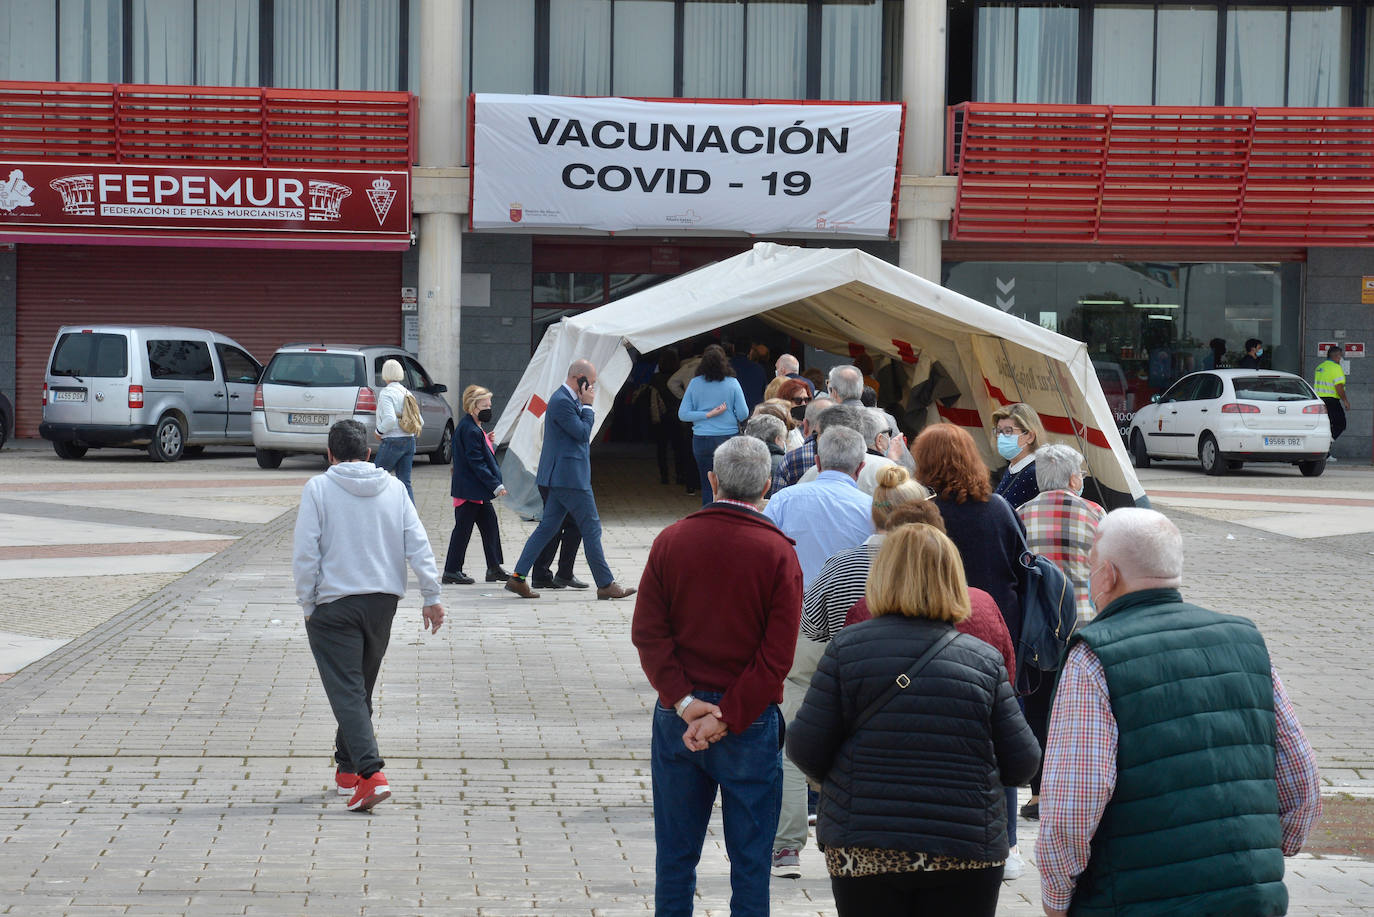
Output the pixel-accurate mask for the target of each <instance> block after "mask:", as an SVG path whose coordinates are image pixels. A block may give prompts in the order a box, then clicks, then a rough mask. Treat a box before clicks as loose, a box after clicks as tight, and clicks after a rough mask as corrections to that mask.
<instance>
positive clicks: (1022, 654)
mask: <svg viewBox="0 0 1374 917" xmlns="http://www.w3.org/2000/svg"><path fill="white" fill-rule="evenodd" d="M1017 566H1018V570H1017V574H1018V579H1019V580H1020V598H1021V635H1020V637H1019V638H1018V639H1017V640H1016V685H1015V688H1016V693H1017V694H1019V695H1022V696H1025V695H1027V694H1031V693H1033V692H1034V691H1035V689H1036V688H1037V687H1039V685H1040V684H1041V682H1042V681H1043V680H1044V679H1045V678H1046V677H1048V676H1046V675H1045V674H1044V673H1047V672H1057V671H1059V667H1060V666H1061V665H1063V662H1064V651H1065V650H1066V649H1067V648H1068V645H1069V637H1070V636H1071V635H1072V634H1073V631H1074V628H1075V627H1077V626H1078V603H1077V596H1075V595H1074V590H1073V583H1070V582H1069V578H1068V577H1067V576H1065V575H1064V571H1063V570H1060V569H1059V567H1058V566H1056V565H1055V563H1054V561H1052V560H1050V559H1049V558H1047V557H1041V556H1040V555H1038V554H1035V553H1033V552H1032V551H1031V550H1030V549H1029V548H1025V549H1024V550H1023V551H1022V552H1021V556H1020V558H1018V565H1017Z"/></svg>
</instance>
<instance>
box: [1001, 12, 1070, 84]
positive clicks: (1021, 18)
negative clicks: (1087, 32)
mask: <svg viewBox="0 0 1374 917" xmlns="http://www.w3.org/2000/svg"><path fill="white" fill-rule="evenodd" d="M1016 101H1018V102H1045V103H1049V104H1072V103H1074V102H1077V101H1078V10H1076V9H1066V8H1063V7H1021V8H1020V9H1018V10H1017V16H1016Z"/></svg>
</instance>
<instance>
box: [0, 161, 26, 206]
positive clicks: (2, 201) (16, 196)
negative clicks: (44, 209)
mask: <svg viewBox="0 0 1374 917" xmlns="http://www.w3.org/2000/svg"><path fill="white" fill-rule="evenodd" d="M31 191H33V185H31V184H29V183H28V182H26V181H24V173H23V172H22V171H20V170H19V169H14V170H13V171H11V172H10V177H9V179H8V180H7V181H0V210H4V211H6V212H8V211H11V210H17V209H18V208H20V207H32V206H33V198H31V197H29V192H31Z"/></svg>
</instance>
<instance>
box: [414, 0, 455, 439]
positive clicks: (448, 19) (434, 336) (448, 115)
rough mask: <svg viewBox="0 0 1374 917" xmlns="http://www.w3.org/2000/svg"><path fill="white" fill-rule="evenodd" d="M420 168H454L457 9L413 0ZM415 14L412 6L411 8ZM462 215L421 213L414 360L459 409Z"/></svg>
mask: <svg viewBox="0 0 1374 917" xmlns="http://www.w3.org/2000/svg"><path fill="white" fill-rule="evenodd" d="M415 6H416V7H418V12H419V14H420V91H419V93H418V95H419V118H420V127H419V129H420V165H421V166H423V167H426V168H434V169H445V168H455V167H457V166H459V165H461V164H462V149H463V147H462V121H463V99H462V97H461V95H460V93H461V89H462V80H461V79H460V74H461V73H462V67H463V64H462V48H463V13H462V10H463V5H462V4H461V3H454V2H452V0H420V2H419V3H418V4H416V5H415ZM412 9H415V7H412ZM462 219H463V217H462V216H461V215H460V214H458V213H456V212H453V213H448V212H439V213H422V214H420V215H419V217H418V220H417V232H418V234H419V248H420V251H419V275H420V287H419V297H420V302H419V309H420V362H421V363H423V364H424V365H425V368H426V369H428V370H429V371H430V373H432V374H433V375H434V381H436V382H441V383H443V384H444V385H447V386H448V402H449V404H450V405H451V406H452V407H453V409H454V411H455V412H457V411H459V410H461V391H460V390H459V388H458V380H459V366H458V350H459V347H458V345H459V335H460V332H461V322H462V316H461V308H460V305H459V304H460V301H461V298H460V294H461V292H462V291H461V289H460V287H461V281H462V276H463V232H462V222H461V221H462Z"/></svg>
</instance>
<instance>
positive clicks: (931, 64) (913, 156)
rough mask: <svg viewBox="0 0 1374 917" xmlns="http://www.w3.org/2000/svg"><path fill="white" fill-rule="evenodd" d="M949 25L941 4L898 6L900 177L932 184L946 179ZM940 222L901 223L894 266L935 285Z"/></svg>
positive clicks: (930, 0) (912, 1) (911, 1)
mask: <svg viewBox="0 0 1374 917" xmlns="http://www.w3.org/2000/svg"><path fill="white" fill-rule="evenodd" d="M947 19H948V12H947V10H946V8H945V0H905V2H904V3H903V4H902V98H903V100H905V101H906V134H905V136H904V137H903V142H902V151H903V152H902V171H903V172H904V173H905V174H907V175H916V176H919V177H922V178H933V177H936V176H939V175H943V174H944V158H945V51H946V42H947V39H948V36H947V31H948V30H947ZM914 190H919V189H914ZM920 209H922V210H924V209H926V208H920ZM942 222H943V221H942V220H939V219H933V218H930V217H928V216H921V217H916V218H913V219H899V220H898V221H897V241H898V256H897V258H898V260H897V263H898V266H900V267H901V268H902V269H903V270H907V271H910V272H911V273H913V274H916V275H917V276H920V277H924V278H926V279H927V280H933V281H934V282H936V283H939V282H940V236H941V233H942V230H943V226H942Z"/></svg>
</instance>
